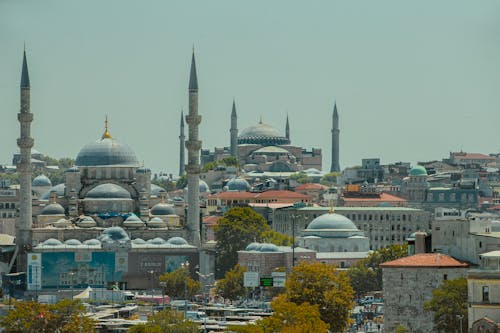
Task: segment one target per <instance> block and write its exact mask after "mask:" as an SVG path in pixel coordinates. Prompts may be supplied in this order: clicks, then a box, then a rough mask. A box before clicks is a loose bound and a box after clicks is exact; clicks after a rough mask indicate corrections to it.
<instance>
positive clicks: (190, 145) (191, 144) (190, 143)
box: [186, 140, 201, 150]
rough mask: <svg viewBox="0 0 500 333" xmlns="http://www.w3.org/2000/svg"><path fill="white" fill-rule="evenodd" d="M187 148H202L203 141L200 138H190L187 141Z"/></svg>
mask: <svg viewBox="0 0 500 333" xmlns="http://www.w3.org/2000/svg"><path fill="white" fill-rule="evenodd" d="M186 148H187V149H188V150H200V149H201V141H200V140H188V141H186Z"/></svg>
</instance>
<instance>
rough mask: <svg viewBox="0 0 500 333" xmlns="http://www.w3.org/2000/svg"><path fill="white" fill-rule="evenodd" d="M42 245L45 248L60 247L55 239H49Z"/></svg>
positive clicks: (59, 242)
mask: <svg viewBox="0 0 500 333" xmlns="http://www.w3.org/2000/svg"><path fill="white" fill-rule="evenodd" d="M42 245H45V246H58V245H62V243H61V241H60V240H58V239H55V238H49V239H47V240H46V241H44V242H43V243H42Z"/></svg>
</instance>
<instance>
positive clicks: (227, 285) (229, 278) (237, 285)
mask: <svg viewBox="0 0 500 333" xmlns="http://www.w3.org/2000/svg"><path fill="white" fill-rule="evenodd" d="M245 272H246V268H244V267H241V266H240V265H238V264H236V265H235V266H234V267H233V268H232V269H231V270H229V271H227V272H226V274H225V275H224V278H223V279H221V280H219V281H217V287H216V292H217V294H218V295H221V296H222V297H224V298H229V299H231V300H234V299H238V298H239V297H242V296H244V295H245V293H246V290H245V287H243V273H245Z"/></svg>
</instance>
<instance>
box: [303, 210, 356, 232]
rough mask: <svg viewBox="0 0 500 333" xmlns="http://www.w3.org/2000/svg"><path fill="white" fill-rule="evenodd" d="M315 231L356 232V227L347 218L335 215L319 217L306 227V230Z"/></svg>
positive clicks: (327, 214) (329, 214)
mask: <svg viewBox="0 0 500 333" xmlns="http://www.w3.org/2000/svg"><path fill="white" fill-rule="evenodd" d="M317 229H330V230H331V229H337V230H358V228H357V227H356V225H355V224H354V223H353V222H352V221H351V220H349V219H348V218H347V217H345V216H344V215H340V214H335V213H326V214H323V215H320V216H318V217H317V218H315V219H314V220H312V222H311V223H309V225H308V226H307V230H317Z"/></svg>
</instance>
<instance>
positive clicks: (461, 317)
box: [457, 315, 464, 333]
mask: <svg viewBox="0 0 500 333" xmlns="http://www.w3.org/2000/svg"><path fill="white" fill-rule="evenodd" d="M457 318H458V320H460V333H462V319H464V315H457Z"/></svg>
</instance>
